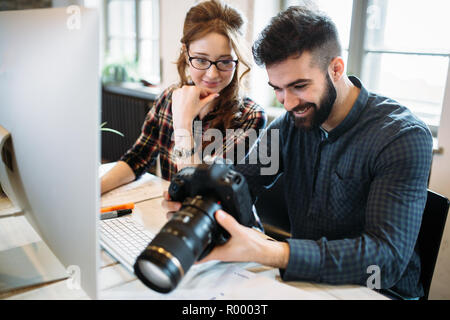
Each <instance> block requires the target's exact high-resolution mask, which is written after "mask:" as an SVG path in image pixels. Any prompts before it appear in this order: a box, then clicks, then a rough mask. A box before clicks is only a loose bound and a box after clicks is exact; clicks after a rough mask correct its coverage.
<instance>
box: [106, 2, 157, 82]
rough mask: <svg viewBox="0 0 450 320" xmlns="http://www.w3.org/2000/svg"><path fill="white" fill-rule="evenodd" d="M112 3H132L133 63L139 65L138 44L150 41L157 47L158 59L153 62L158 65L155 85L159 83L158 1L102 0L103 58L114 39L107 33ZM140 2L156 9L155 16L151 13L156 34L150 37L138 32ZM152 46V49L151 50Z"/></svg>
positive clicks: (139, 51) (139, 53)
mask: <svg viewBox="0 0 450 320" xmlns="http://www.w3.org/2000/svg"><path fill="white" fill-rule="evenodd" d="M113 1H129V2H133V4H134V14H135V20H134V32H135V36H134V37H133V40H134V52H135V54H134V59H133V61H134V62H135V63H139V59H140V56H141V49H140V44H141V42H142V41H145V40H147V41H151V42H152V44H153V45H155V43H156V45H157V47H158V50H157V52H158V57H157V59H155V60H157V62H156V61H153V62H155V63H157V64H158V65H157V66H156V67H157V68H158V70H159V71H158V74H157V75H156V74H155V75H156V76H157V78H158V81H157V83H159V82H160V81H161V57H160V53H159V45H160V14H159V11H160V7H161V6H160V1H159V0H103V16H104V19H103V27H104V39H105V40H104V52H105V56H107V54H108V53H109V52H110V41H111V39H114V38H115V37H112V36H111V35H110V32H109V11H108V9H109V4H110V3H111V2H113ZM142 1H152V6H153V7H154V8H156V11H158V13H157V14H155V12H152V29H153V30H157V32H154V33H153V34H152V36H151V37H144V38H143V37H142V36H141V32H140V23H141V10H140V3H141V2H142ZM153 45H152V48H153ZM155 51H156V50H153V52H155Z"/></svg>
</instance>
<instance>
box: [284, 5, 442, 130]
mask: <svg viewBox="0 0 450 320" xmlns="http://www.w3.org/2000/svg"><path fill="white" fill-rule="evenodd" d="M279 3H280V7H281V8H282V9H285V8H287V7H288V6H290V5H305V4H306V5H312V6H315V7H316V8H318V9H320V10H321V11H324V12H325V13H327V14H328V15H329V16H330V17H331V19H333V21H334V22H335V23H336V26H337V29H338V32H339V35H340V38H341V42H342V46H343V49H344V53H343V55H344V57H343V58H344V60H346V61H347V72H348V73H350V74H354V75H356V76H358V77H359V78H360V79H361V80H362V81H363V83H364V85H365V86H366V88H368V90H370V91H373V92H376V93H380V94H382V95H385V96H388V97H391V98H393V99H396V100H397V101H399V102H400V103H402V104H404V105H405V106H407V107H408V108H409V109H410V110H411V111H412V112H414V113H415V114H416V115H417V116H418V117H419V118H421V119H422V120H423V121H424V122H425V123H427V124H428V126H429V127H430V129H431V131H432V132H433V135H434V136H436V135H437V128H438V126H439V120H440V114H441V111H442V102H443V98H444V90H445V84H446V79H447V72H448V64H449V57H450V38H449V36H448V34H447V33H448V32H447V31H448V30H450V19H449V18H448V12H450V1H448V0H428V1H423V0H357V1H353V0H339V1H336V0H279Z"/></svg>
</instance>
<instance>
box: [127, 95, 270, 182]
mask: <svg viewBox="0 0 450 320" xmlns="http://www.w3.org/2000/svg"><path fill="white" fill-rule="evenodd" d="M174 90H175V87H169V88H167V89H166V90H165V91H164V92H163V93H162V94H161V95H160V96H159V97H158V99H157V100H156V101H155V103H154V105H153V107H152V108H151V109H150V111H149V112H148V114H147V116H146V119H145V122H144V124H143V126H142V132H141V135H140V136H139V138H138V139H137V140H136V142H135V144H134V145H133V146H132V147H131V149H129V150H128V151H127V152H126V153H125V154H124V155H123V156H122V157H121V159H120V160H121V161H125V162H126V163H127V164H128V165H129V166H130V167H131V169H132V170H133V171H134V174H135V175H136V179H138V178H139V177H140V176H141V175H142V174H143V173H145V172H146V171H147V170H148V169H150V167H153V169H154V167H155V165H156V159H157V156H158V154H159V156H160V164H161V174H162V178H164V179H166V180H171V178H172V176H173V175H174V174H175V173H176V172H177V165H176V161H175V159H174V156H173V155H172V151H173V148H174V141H173V139H172V135H173V131H174V129H173V122H172V93H173V91H174ZM211 120H212V117H211V116H210V115H206V116H205V117H204V118H203V120H200V119H199V118H198V117H196V118H195V119H194V121H195V122H197V123H198V121H201V128H200V130H201V131H202V132H198V129H199V127H196V126H194V130H196V129H197V130H196V131H194V136H195V135H201V136H202V137H203V135H204V134H205V132H206V131H207V130H208V129H209V127H210V123H211ZM266 122H267V117H266V114H265V112H264V110H263V109H262V108H261V107H260V106H259V105H257V104H256V103H255V102H253V101H252V100H251V99H250V98H248V97H245V98H244V99H243V103H242V105H241V106H240V126H239V127H238V128H240V129H242V131H240V132H239V134H236V135H229V136H227V135H226V134H223V150H218V151H217V152H216V153H215V154H214V155H215V156H226V154H227V152H229V151H230V150H231V149H233V148H235V149H236V146H237V145H238V144H240V143H245V150H246V152H245V155H246V154H247V153H248V150H249V147H250V146H249V145H247V144H246V142H247V141H248V140H249V139H246V138H247V134H248V133H249V129H254V130H256V132H258V133H259V130H260V129H263V128H264V127H265V125H266ZM235 129H236V128H235ZM227 138H228V139H227ZM235 154H237V153H235ZM245 155H244V156H245Z"/></svg>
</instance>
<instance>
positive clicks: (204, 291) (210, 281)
mask: <svg viewBox="0 0 450 320" xmlns="http://www.w3.org/2000/svg"><path fill="white" fill-rule="evenodd" d="M100 298H101V299H105V300H116V299H130V300H132V299H139V300H145V299H149V300H154V299H159V300H161V299H163V300H165V299H168V300H172V299H175V300H300V299H302V300H313V299H329V298H330V296H326V297H324V296H323V295H318V294H317V293H316V292H315V291H312V292H309V291H307V290H303V289H300V288H294V287H292V286H289V285H287V284H284V283H281V282H279V281H277V280H274V279H270V278H268V277H265V276H262V275H258V274H256V273H253V272H250V271H247V270H245V269H244V268H242V267H241V266H239V265H238V264H236V263H223V262H217V261H211V262H207V263H205V264H200V265H194V266H193V267H192V268H191V269H190V270H189V272H188V273H187V274H186V276H185V277H184V278H183V280H182V281H181V282H180V284H179V286H178V287H177V288H176V289H175V290H173V291H172V292H170V293H168V294H162V293H158V292H156V291H153V290H151V289H149V288H147V287H146V286H145V285H144V284H142V282H140V281H139V280H136V281H132V282H129V283H126V284H125V285H122V286H118V287H114V288H111V289H108V290H105V291H103V292H102V293H101V296H100Z"/></svg>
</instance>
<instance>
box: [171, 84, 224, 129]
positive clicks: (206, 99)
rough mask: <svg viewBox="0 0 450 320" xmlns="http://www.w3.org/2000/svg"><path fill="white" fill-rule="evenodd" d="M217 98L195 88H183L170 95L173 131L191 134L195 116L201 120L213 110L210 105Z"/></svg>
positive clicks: (212, 94)
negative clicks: (186, 131) (183, 131)
mask: <svg viewBox="0 0 450 320" xmlns="http://www.w3.org/2000/svg"><path fill="white" fill-rule="evenodd" d="M218 96H219V94H218V93H210V92H207V91H205V90H204V89H200V88H199V87H196V86H183V87H181V88H179V89H176V90H174V92H173V94H172V117H173V126H174V129H184V130H188V131H189V132H191V130H192V121H194V119H195V117H196V116H197V115H200V116H201V118H202V117H204V116H205V115H207V114H208V113H209V112H210V111H211V110H212V108H213V104H212V103H211V102H212V101H213V100H214V99H215V98H217V97H218Z"/></svg>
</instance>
